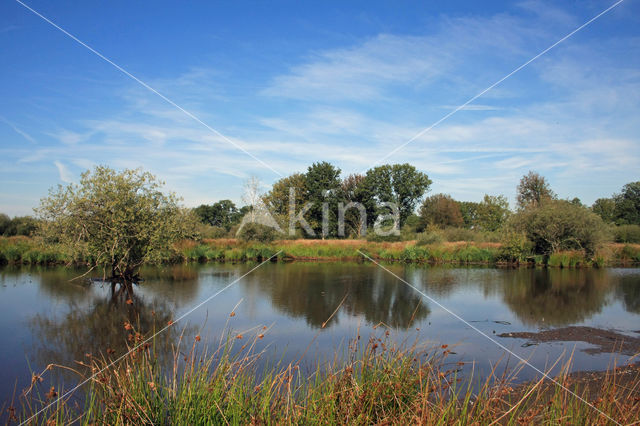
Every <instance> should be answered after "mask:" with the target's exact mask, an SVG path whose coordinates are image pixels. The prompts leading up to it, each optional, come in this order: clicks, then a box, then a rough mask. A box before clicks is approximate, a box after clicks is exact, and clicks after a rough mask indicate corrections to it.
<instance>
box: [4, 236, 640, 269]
mask: <svg viewBox="0 0 640 426" xmlns="http://www.w3.org/2000/svg"><path fill="white" fill-rule="evenodd" d="M175 248H176V249H177V253H175V252H174V253H170V252H169V251H167V255H166V258H165V262H167V263H171V262H174V263H175V262H207V261H217V262H241V261H260V260H265V259H268V258H270V257H271V256H273V255H275V254H276V253H278V252H280V253H279V254H278V256H277V258H276V260H277V261H288V260H320V261H332V260H360V259H363V256H362V255H361V254H360V252H363V253H366V254H367V255H368V256H370V257H372V258H374V259H378V260H382V261H392V262H422V263H431V264H444V263H446V264H462V265H466V264H485V265H495V264H513V263H514V262H513V256H512V255H511V254H510V253H508V251H507V250H505V248H504V247H503V246H502V245H501V244H500V243H489V242H463V241H460V242H441V243H434V244H427V245H420V244H416V242H415V241H402V242H370V241H365V240H283V241H276V242H274V243H269V244H263V243H246V242H240V241H237V240H235V239H212V240H202V241H191V240H186V241H182V242H181V243H179V244H177V245H176V247H175ZM86 261H90V259H74V258H72V257H71V256H70V255H69V254H67V253H66V252H65V250H64V249H63V248H62V247H61V246H57V245H47V244H44V243H42V242H41V241H40V240H39V239H37V238H28V237H8V238H7V237H0V264H1V263H14V264H34V265H35V264H56V263H58V264H60V263H68V262H75V263H83V262H86ZM639 262H640V245H638V244H617V243H610V244H607V245H605V246H604V247H603V248H602V249H600V250H599V251H598V252H596V254H595V255H594V256H593V257H591V258H586V257H585V255H584V253H583V252H580V251H565V252H559V253H555V254H552V255H551V256H549V257H547V258H546V257H544V256H527V257H524V258H522V259H521V261H520V262H518V263H520V264H526V265H537V266H550V267H563V268H572V267H590V266H595V267H603V266H614V265H634V264H638V263H639Z"/></svg>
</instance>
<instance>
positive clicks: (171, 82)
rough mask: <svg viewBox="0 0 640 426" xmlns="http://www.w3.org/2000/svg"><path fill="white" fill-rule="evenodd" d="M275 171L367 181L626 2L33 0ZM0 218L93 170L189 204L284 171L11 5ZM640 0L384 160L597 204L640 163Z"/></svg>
mask: <svg viewBox="0 0 640 426" xmlns="http://www.w3.org/2000/svg"><path fill="white" fill-rule="evenodd" d="M26 3H27V4H28V5H29V6H31V7H32V8H34V9H36V10H37V11H39V12H40V13H41V14H42V15H44V16H46V17H47V18H49V19H50V20H52V21H53V22H55V23H56V24H58V25H59V26H61V27H62V28H64V29H66V30H67V31H69V32H70V33H72V34H73V35H75V36H76V37H78V38H79V39H80V40H82V41H83V42H85V43H87V44H88V45H90V46H92V47H93V48H94V49H96V50H98V51H100V52H101V53H102V54H104V55H105V56H107V57H108V58H110V59H111V60H113V61H114V62H115V63H117V64H118V65H120V66H121V67H123V68H125V69H126V70H127V71H129V72H130V73H132V74H133V75H135V76H136V77H138V78H139V79H141V80H143V81H144V82H146V83H147V84H149V85H150V86H152V87H154V88H155V89H157V90H158V91H159V92H161V93H162V94H164V95H165V96H167V97H168V98H170V99H171V100H172V101H174V102H175V103H176V104H178V105H180V106H181V107H183V108H185V109H186V110H188V111H190V112H191V113H193V114H194V115H196V116H197V117H198V118H200V119H201V120H202V121H203V122H205V123H206V124H207V125H209V126H211V127H212V128H214V129H216V130H217V131H219V132H220V133H222V134H223V135H224V136H225V137H227V138H229V139H231V140H233V141H234V143H235V144H237V145H238V146H241V147H242V148H243V149H245V150H246V151H248V152H250V153H251V154H252V155H254V156H255V157H257V158H259V159H260V160H262V161H263V162H264V163H267V164H268V165H269V166H270V167H271V168H272V169H274V170H275V171H276V172H277V173H279V174H281V175H289V174H291V173H293V172H297V171H304V170H305V169H306V167H307V166H308V165H310V164H311V163H313V162H315V161H322V160H326V161H330V162H331V163H333V164H335V165H336V166H338V167H340V168H341V169H342V171H343V175H346V174H348V173H355V172H363V171H365V170H366V169H368V168H370V167H371V166H372V165H374V164H375V163H376V162H377V161H379V160H380V159H382V158H384V157H385V156H386V155H387V154H388V153H389V152H391V151H392V150H393V149H394V148H396V147H397V146H399V145H401V144H403V143H405V142H406V141H408V140H409V139H411V138H412V137H414V136H415V135H416V134H417V133H418V132H420V131H421V130H423V129H425V128H427V127H429V126H430V125H431V124H433V123H434V122H436V121H437V120H439V119H440V118H441V117H443V116H444V115H446V114H447V113H448V112H449V111H451V110H452V109H453V108H455V107H457V106H458V105H460V104H462V103H464V102H465V101H467V100H468V99H469V98H471V97H472V96H474V95H476V94H477V93H479V92H481V91H482V90H484V89H485V88H486V87H488V86H489V85H491V84H492V83H494V82H495V81H497V80H499V79H500V78H502V77H504V76H505V75H507V74H508V73H509V72H511V71H512V70H513V69H515V68H516V67H518V66H519V65H521V64H522V63H524V62H526V61H528V60H529V59H531V58H532V57H533V56H535V55H536V54H538V53H539V52H540V51H542V50H544V49H545V48H547V47H548V46H549V45H551V44H553V43H554V42H556V41H557V40H559V39H561V38H562V37H564V36H565V35H566V34H568V33H569V32H571V31H573V30H574V29H575V28H577V27H579V26H580V25H582V24H583V23H584V22H586V21H587V20H589V19H590V18H592V17H593V16H595V15H597V14H598V13H600V12H601V11H602V10H604V9H606V8H607V7H609V6H610V5H612V4H613V2H612V1H582V2H532V1H524V2H477V1H468V2H467V1H450V2H446V4H445V2H410V1H400V2H372V1H366V2H364V1H363V2H320V1H314V2H299V1H280V2H276V1H272V2H242V1H238V2H188V3H187V2H163V1H156V2H119V1H118V2H97V1H73V2H45V1H35V0H31V1H27V2H26ZM0 57H1V58H2V59H1V61H2V62H1V63H2V66H0V211H1V212H6V213H8V214H10V215H18V214H30V213H31V209H32V208H33V207H35V206H36V205H37V204H38V200H39V199H40V198H41V197H43V196H45V195H46V194H47V190H48V188H50V187H52V186H54V185H56V184H58V183H61V184H65V183H67V182H74V181H77V180H78V178H79V175H80V173H81V172H82V171H84V170H86V169H87V168H91V167H93V166H94V165H97V164H106V165H109V166H111V167H114V168H118V169H121V168H133V167H143V168H144V169H146V170H149V171H151V172H153V173H154V174H156V175H157V176H158V177H160V178H161V179H162V180H164V181H166V183H167V187H168V188H169V189H170V190H173V191H175V192H177V193H178V194H179V195H181V196H182V197H183V198H184V202H185V204H186V205H188V206H195V205H198V204H201V203H211V202H214V201H217V200H219V199H223V198H230V199H232V200H234V201H236V202H240V197H241V194H242V186H243V182H244V181H245V180H246V179H247V178H248V177H250V176H257V177H259V178H260V179H261V181H262V182H263V184H264V189H265V190H266V189H268V186H269V185H270V184H271V183H273V182H274V181H275V180H277V179H278V178H279V177H280V176H279V175H278V174H276V173H274V171H273V170H271V169H269V168H267V167H264V166H263V165H261V164H260V163H259V162H257V161H255V160H254V159H253V158H251V157H250V156H248V155H247V154H245V153H243V152H242V151H241V150H239V149H238V148H236V147H234V146H233V145H232V144H230V143H229V142H228V141H226V140H224V139H223V138H222V137H220V136H219V135H217V134H215V133H213V132H211V131H210V130H208V129H207V128H206V127H204V126H203V125H202V124H200V123H198V122H196V121H195V120H193V119H192V118H190V117H188V116H187V115H185V114H184V113H183V112H181V111H179V110H178V109H176V108H175V107H173V106H172V105H169V104H168V103H167V102H165V101H164V100H162V99H161V98H159V97H158V96H157V95H155V94H153V93H151V92H149V91H148V90H147V89H145V88H144V87H142V86H141V85H140V84H138V83H136V82H135V81H133V80H131V79H130V78H129V77H127V76H126V75H124V74H123V73H122V72H120V71H118V70H117V69H115V68H114V67H113V66H112V65H110V64H108V63H106V62H105V61H103V60H102V59H100V58H99V57H97V56H96V55H95V54H93V53H91V52H90V51H88V50H87V49H86V48H84V47H82V46H80V45H79V44H77V43H76V42H74V41H73V40H72V39H70V38H69V37H67V36H66V35H64V34H63V33H62V32H60V31H59V30H57V29H55V28H54V27H52V26H51V25H50V24H48V23H46V22H45V21H43V20H42V19H41V18H39V17H37V16H36V15H34V14H33V13H32V12H30V11H28V10H27V9H25V8H24V7H22V6H21V5H20V4H19V3H17V2H14V1H12V0H5V1H3V2H2V3H1V4H0ZM638 117H640V1H637V0H626V1H624V2H623V3H621V4H620V5H619V6H617V7H616V8H614V9H613V10H611V11H610V12H609V13H607V14H606V15H604V16H602V17H601V18H599V19H598V20H597V21H595V22H594V23H593V24H591V25H590V26H588V27H586V28H585V29H584V30H582V31H580V32H579V33H577V34H575V35H574V36H572V37H571V38H569V39H568V40H566V41H564V42H563V43H561V44H560V45H558V46H557V47H556V48H554V49H553V50H552V51H550V52H549V53H547V54H545V55H544V56H542V57H540V58H539V59H538V60H536V61H535V62H533V63H531V64H530V65H528V66H527V67H525V68H524V69H522V70H521V71H520V72H518V73H517V74H515V75H513V76H512V77H510V78H508V79H507V80H505V81H504V82H503V83H502V84H500V85H498V86H497V87H495V88H494V89H492V90H491V91H489V92H487V93H486V94H485V95H483V96H482V97H480V98H478V99H477V100H476V101H474V102H473V103H472V104H471V105H469V106H468V107H466V108H465V109H463V110H461V111H459V112H458V113H456V114H454V115H453V116H451V117H450V118H448V119H447V120H445V121H444V122H442V123H441V124H439V125H438V126H437V127H435V128H433V129H432V130H430V131H429V132H426V133H425V134H423V135H422V136H421V137H419V138H417V139H415V140H414V141H413V142H411V143H410V144H408V145H407V146H406V147H404V148H403V149H401V150H399V151H397V152H396V153H394V154H393V155H392V156H390V157H389V158H387V159H385V161H384V162H388V163H400V162H410V163H412V164H414V165H415V166H416V167H418V168H419V169H420V170H422V171H424V172H426V173H427V174H428V175H429V176H430V177H431V179H432V180H433V182H434V183H433V185H432V189H431V193H438V192H445V193H450V194H451V195H452V196H454V198H456V199H460V200H472V201H478V200H480V199H481V198H482V196H483V195H484V194H485V193H489V194H494V195H497V194H504V195H506V196H507V197H508V198H509V199H510V200H511V201H513V200H514V198H515V187H516V185H517V183H518V180H519V178H520V177H521V176H522V175H523V174H525V173H526V172H527V171H528V170H530V169H533V170H536V171H538V172H539V173H541V174H543V175H544V176H546V177H547V178H548V180H549V181H550V183H551V185H552V187H553V189H554V190H555V191H556V192H557V193H558V194H559V195H560V196H561V197H563V198H566V197H571V198H573V197H574V196H577V197H580V198H581V199H582V200H583V201H584V202H586V203H588V204H590V203H592V202H593V201H594V200H595V199H596V198H599V197H603V196H610V195H611V194H612V193H614V192H616V191H619V190H620V188H621V187H622V185H624V184H625V183H627V182H631V181H636V180H638V179H639V178H640V177H639V173H638V170H639V167H638V166H639V165H640V161H639V160H640V119H638Z"/></svg>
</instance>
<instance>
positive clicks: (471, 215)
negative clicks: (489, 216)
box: [458, 201, 480, 228]
mask: <svg viewBox="0 0 640 426" xmlns="http://www.w3.org/2000/svg"><path fill="white" fill-rule="evenodd" d="M479 204H480V203H476V202H473V201H459V202H458V206H459V207H460V214H461V215H462V222H463V224H464V227H465V228H473V227H474V226H475V225H476V221H477V216H478V206H479Z"/></svg>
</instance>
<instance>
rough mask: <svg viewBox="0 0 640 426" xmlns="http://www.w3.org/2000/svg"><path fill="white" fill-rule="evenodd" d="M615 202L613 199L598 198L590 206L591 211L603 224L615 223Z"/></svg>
mask: <svg viewBox="0 0 640 426" xmlns="http://www.w3.org/2000/svg"><path fill="white" fill-rule="evenodd" d="M615 210H616V202H615V200H614V199H613V198H598V199H597V200H596V201H595V202H594V203H593V205H592V206H591V211H592V212H594V213H595V214H597V215H598V216H600V218H602V220H603V221H604V222H605V223H613V222H615V213H616V212H615Z"/></svg>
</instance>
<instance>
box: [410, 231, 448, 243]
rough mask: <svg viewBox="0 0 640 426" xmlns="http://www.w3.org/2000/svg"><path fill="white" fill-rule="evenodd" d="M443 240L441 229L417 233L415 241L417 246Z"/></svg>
mask: <svg viewBox="0 0 640 426" xmlns="http://www.w3.org/2000/svg"><path fill="white" fill-rule="evenodd" d="M443 241H444V235H443V234H442V231H435V230H433V231H426V232H423V233H422V234H419V235H418V240H417V241H416V245H417V246H426V245H430V244H438V243H441V242H443Z"/></svg>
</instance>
